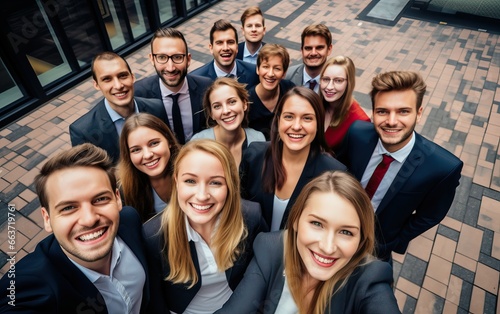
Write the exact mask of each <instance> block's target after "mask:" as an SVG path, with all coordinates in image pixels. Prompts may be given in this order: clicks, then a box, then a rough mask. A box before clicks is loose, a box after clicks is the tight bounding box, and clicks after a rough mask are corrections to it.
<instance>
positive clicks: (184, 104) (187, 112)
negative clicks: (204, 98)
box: [159, 78, 194, 142]
mask: <svg viewBox="0 0 500 314" xmlns="http://www.w3.org/2000/svg"><path fill="white" fill-rule="evenodd" d="M159 80H160V91H161V99H162V101H163V105H164V106H165V111H166V112H167V116H168V123H170V127H171V129H172V130H173V128H174V117H173V115H172V104H173V100H172V98H171V97H169V96H170V95H173V94H179V99H178V100H177V103H178V104H179V109H180V111H181V119H182V128H183V129H184V137H185V139H186V142H187V141H189V139H190V138H191V136H193V114H194V112H193V110H192V108H191V97H190V96H189V86H188V82H187V79H186V78H184V82H183V83H182V87H181V89H180V90H179V91H178V92H177V93H173V92H172V91H171V90H170V89H168V88H167V87H165V85H163V82H162V81H161V79H159Z"/></svg>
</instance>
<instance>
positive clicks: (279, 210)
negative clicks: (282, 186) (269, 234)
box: [270, 194, 290, 231]
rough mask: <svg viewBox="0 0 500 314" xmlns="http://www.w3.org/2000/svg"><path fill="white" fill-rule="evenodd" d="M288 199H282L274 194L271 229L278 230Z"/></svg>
mask: <svg viewBox="0 0 500 314" xmlns="http://www.w3.org/2000/svg"><path fill="white" fill-rule="evenodd" d="M289 200H290V199H286V200H282V199H280V198H279V197H277V196H276V194H275V195H274V202H273V218H272V220H271V230H270V231H277V230H280V226H281V220H283V214H284V213H285V209H286V205H288V201H289Z"/></svg>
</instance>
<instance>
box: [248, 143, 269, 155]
mask: <svg viewBox="0 0 500 314" xmlns="http://www.w3.org/2000/svg"><path fill="white" fill-rule="evenodd" d="M269 145H270V142H252V143H250V144H249V145H248V148H247V149H246V150H245V155H250V156H252V155H261V154H264V153H265V152H266V150H267V149H268V147H269Z"/></svg>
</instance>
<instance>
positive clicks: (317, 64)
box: [286, 24, 333, 93]
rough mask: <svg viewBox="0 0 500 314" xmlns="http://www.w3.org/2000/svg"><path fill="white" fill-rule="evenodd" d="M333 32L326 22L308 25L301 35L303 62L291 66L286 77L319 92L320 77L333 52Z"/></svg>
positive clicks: (296, 83)
mask: <svg viewBox="0 0 500 314" xmlns="http://www.w3.org/2000/svg"><path fill="white" fill-rule="evenodd" d="M332 48H333V45H332V33H330V30H329V29H328V27H326V25H324V24H313V25H309V26H307V27H306V28H305V29H304V30H303V31H302V35H301V46H300V51H301V52H302V64H298V65H294V66H291V67H290V68H289V69H288V72H287V74H286V79H287V80H290V81H292V82H293V83H294V84H295V85H297V86H306V87H309V88H310V89H312V90H314V91H315V92H316V93H319V77H320V74H321V69H322V68H323V65H324V64H325V62H326V59H327V58H328V56H329V55H330V54H331V53H332Z"/></svg>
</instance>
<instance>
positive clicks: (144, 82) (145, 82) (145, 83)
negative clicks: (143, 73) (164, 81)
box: [134, 74, 159, 87]
mask: <svg viewBox="0 0 500 314" xmlns="http://www.w3.org/2000/svg"><path fill="white" fill-rule="evenodd" d="M158 80H159V78H158V75H156V74H153V75H150V76H147V77H144V78H142V79H140V80H138V81H137V82H135V83H134V86H135V87H139V86H140V87H150V86H151V84H153V83H154V82H158Z"/></svg>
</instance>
